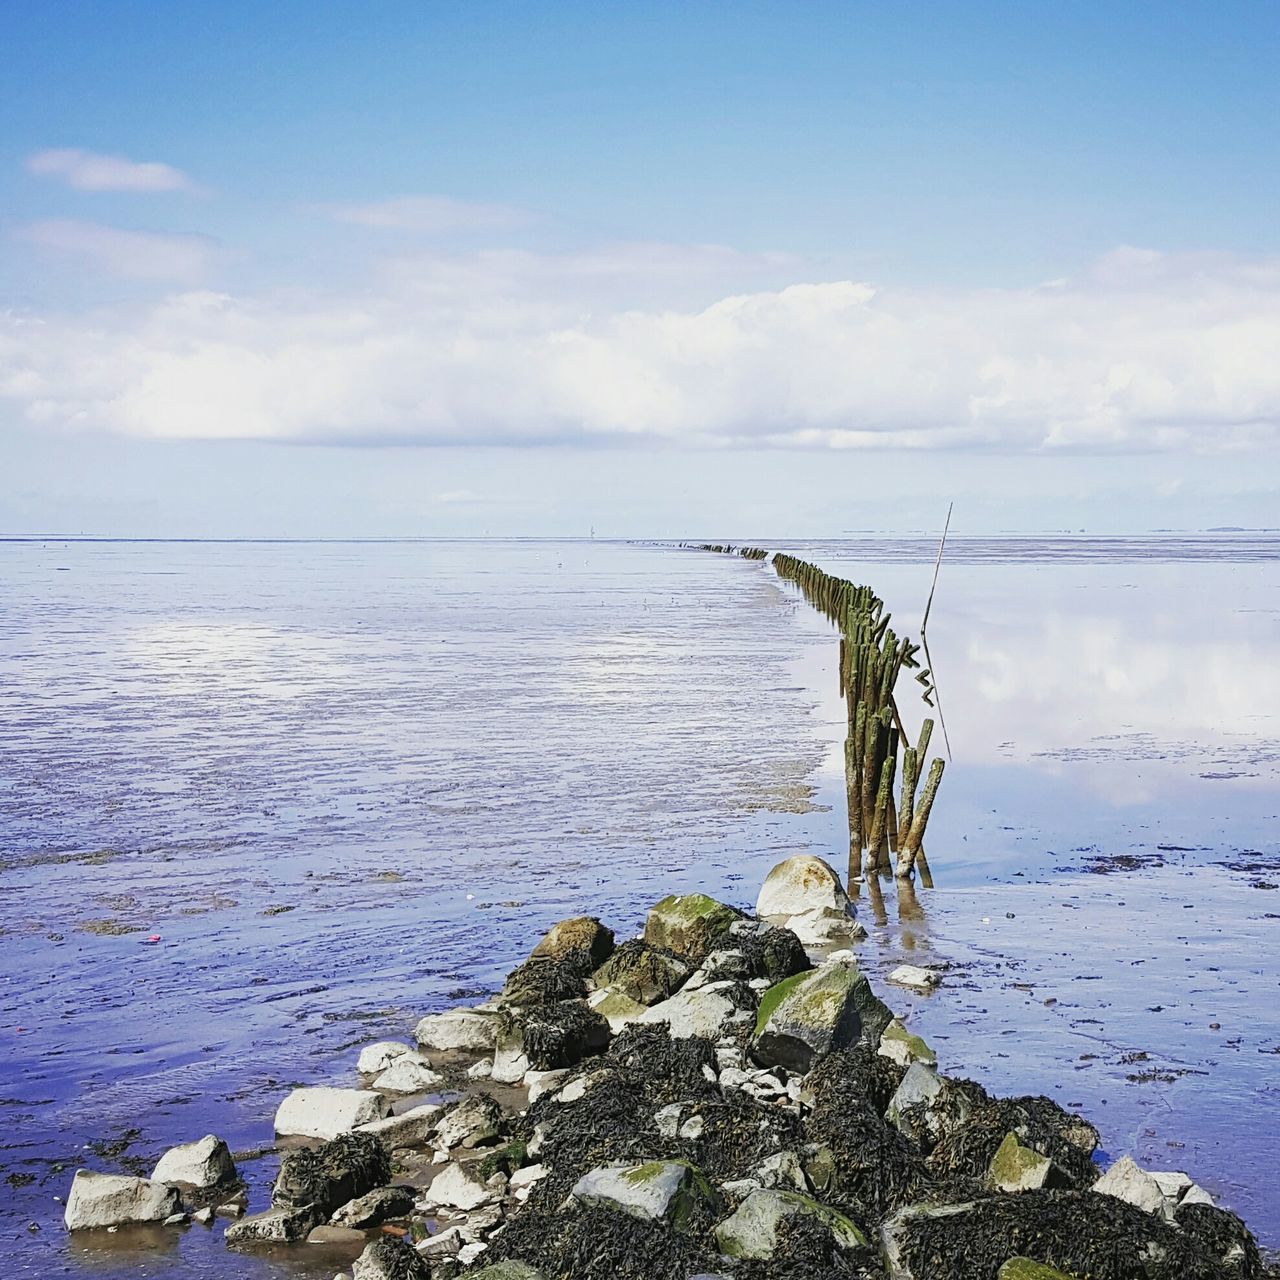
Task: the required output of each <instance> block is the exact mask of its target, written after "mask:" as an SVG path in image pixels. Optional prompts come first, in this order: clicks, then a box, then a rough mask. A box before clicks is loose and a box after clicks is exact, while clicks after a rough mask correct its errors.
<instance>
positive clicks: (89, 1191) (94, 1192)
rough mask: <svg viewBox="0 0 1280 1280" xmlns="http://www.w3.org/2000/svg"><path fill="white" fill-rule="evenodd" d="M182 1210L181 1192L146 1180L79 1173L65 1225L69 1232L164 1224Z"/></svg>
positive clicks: (75, 1178)
mask: <svg viewBox="0 0 1280 1280" xmlns="http://www.w3.org/2000/svg"><path fill="white" fill-rule="evenodd" d="M181 1208H182V1197H181V1196H180V1195H179V1194H178V1191H177V1188H175V1187H171V1186H169V1185H168V1183H164V1182H149V1181H148V1180H147V1179H146V1178H128V1177H124V1176H123V1175H120V1174H114V1173H93V1172H91V1171H90V1170H88V1169H78V1170H77V1171H76V1176H75V1177H74V1178H73V1179H72V1181H71V1191H70V1194H69V1195H68V1196H67V1207H66V1212H65V1213H64V1214H63V1221H64V1222H65V1223H66V1226H67V1230H68V1231H80V1230H83V1229H85V1228H89V1227H109V1228H113V1227H120V1226H124V1225H125V1224H127V1223H130V1222H163V1221H164V1220H165V1219H166V1218H169V1217H172V1216H173V1214H175V1213H177V1212H178V1211H179V1210H180V1209H181Z"/></svg>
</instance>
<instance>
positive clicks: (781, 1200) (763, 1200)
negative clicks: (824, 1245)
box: [715, 1191, 867, 1261]
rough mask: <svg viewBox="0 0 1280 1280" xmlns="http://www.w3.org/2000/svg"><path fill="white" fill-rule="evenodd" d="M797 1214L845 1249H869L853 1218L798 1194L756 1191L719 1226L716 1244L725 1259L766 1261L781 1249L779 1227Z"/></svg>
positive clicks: (792, 1192) (716, 1232)
mask: <svg viewBox="0 0 1280 1280" xmlns="http://www.w3.org/2000/svg"><path fill="white" fill-rule="evenodd" d="M797 1215H799V1216H803V1217H807V1218H810V1219H812V1220H815V1221H817V1222H818V1223H820V1224H821V1225H822V1226H823V1227H824V1228H825V1229H826V1230H828V1231H830V1232H831V1235H832V1237H833V1239H834V1241H835V1243H836V1244H837V1245H838V1246H839V1247H840V1248H842V1249H858V1248H864V1247H865V1246H866V1243H867V1238H866V1236H864V1235H863V1234H862V1232H861V1231H860V1230H859V1229H858V1226H857V1224H856V1223H855V1222H854V1221H853V1220H852V1219H851V1218H847V1217H845V1215H844V1214H842V1213H839V1212H837V1211H836V1210H835V1209H832V1208H829V1207H828V1206H827V1205H824V1204H820V1203H819V1202H818V1201H817V1200H814V1199H812V1198H811V1197H810V1196H804V1195H800V1194H799V1193H798V1192H795V1191H753V1192H752V1193H751V1194H750V1195H749V1196H748V1197H747V1198H746V1199H745V1200H744V1201H743V1202H742V1203H741V1204H740V1205H739V1206H738V1208H737V1211H736V1212H735V1213H734V1214H733V1216H732V1217H730V1218H727V1219H726V1220H725V1221H724V1222H722V1223H721V1224H720V1225H719V1226H718V1227H716V1230H715V1236H716V1244H717V1245H718V1246H719V1247H720V1251H721V1252H722V1253H723V1254H725V1256H726V1257H730V1258H748V1259H756V1260H759V1261H767V1260H768V1259H769V1258H772V1257H773V1255H774V1252H775V1250H776V1249H777V1247H778V1229H779V1227H780V1226H781V1224H782V1223H783V1222H784V1221H785V1220H786V1219H788V1218H792V1217H795V1216H797Z"/></svg>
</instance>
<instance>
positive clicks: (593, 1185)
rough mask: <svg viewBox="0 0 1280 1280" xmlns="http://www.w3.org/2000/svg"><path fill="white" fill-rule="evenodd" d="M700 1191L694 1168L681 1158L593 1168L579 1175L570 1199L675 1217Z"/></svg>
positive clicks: (651, 1216)
mask: <svg viewBox="0 0 1280 1280" xmlns="http://www.w3.org/2000/svg"><path fill="white" fill-rule="evenodd" d="M703 1185H704V1186H705V1183H704V1184H703ZM700 1195H701V1192H700V1191H699V1190H698V1183H697V1180H696V1175H695V1173H694V1171H693V1169H692V1168H691V1167H690V1166H689V1165H687V1164H685V1163H684V1162H683V1161H679V1160H654V1161H650V1162H648V1163H647V1164H633V1165H607V1166H605V1167H604V1168H600V1169H592V1170H591V1171H590V1172H589V1173H585V1174H583V1176H582V1177H581V1178H579V1179H578V1181H577V1182H576V1183H575V1184H574V1187H573V1190H572V1191H571V1192H570V1197H571V1199H572V1200H573V1201H576V1202H577V1203H579V1204H587V1205H606V1206H608V1207H610V1208H613V1209H621V1210H622V1212H623V1213H627V1214H630V1215H631V1216H632V1217H633V1218H640V1219H641V1220H642V1221H646V1222H659V1221H663V1220H667V1219H669V1218H672V1217H674V1216H676V1215H678V1214H679V1212H680V1210H681V1208H682V1206H684V1207H687V1206H688V1205H689V1204H690V1203H691V1201H692V1200H693V1198H694V1197H697V1196H700Z"/></svg>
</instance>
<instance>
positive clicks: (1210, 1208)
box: [1173, 1204, 1267, 1280]
mask: <svg viewBox="0 0 1280 1280" xmlns="http://www.w3.org/2000/svg"><path fill="white" fill-rule="evenodd" d="M1173 1217H1174V1221H1175V1222H1176V1223H1177V1224H1178V1226H1180V1227H1181V1228H1182V1229H1183V1231H1185V1232H1186V1233H1187V1235H1188V1236H1190V1237H1191V1239H1192V1240H1194V1241H1195V1243H1196V1245H1197V1246H1198V1247H1199V1248H1200V1249H1202V1250H1203V1251H1204V1252H1205V1253H1206V1254H1208V1255H1209V1257H1211V1258H1216V1259H1217V1260H1218V1262H1219V1265H1220V1266H1221V1267H1222V1269H1223V1274H1224V1275H1226V1276H1229V1277H1231V1280H1262V1277H1263V1276H1265V1275H1266V1274H1267V1273H1266V1272H1265V1271H1264V1270H1263V1265H1262V1258H1261V1255H1260V1254H1259V1253H1258V1243H1257V1241H1256V1240H1254V1238H1253V1235H1252V1234H1251V1232H1250V1231H1249V1228H1248V1227H1246V1226H1245V1225H1244V1223H1243V1222H1242V1221H1241V1220H1240V1219H1239V1218H1238V1217H1236V1215H1235V1214H1234V1213H1231V1212H1230V1211H1229V1210H1227V1209H1219V1208H1217V1207H1216V1206H1215V1205H1211V1204H1181V1205H1179V1206H1178V1207H1177V1208H1176V1209H1175V1210H1174V1212H1173Z"/></svg>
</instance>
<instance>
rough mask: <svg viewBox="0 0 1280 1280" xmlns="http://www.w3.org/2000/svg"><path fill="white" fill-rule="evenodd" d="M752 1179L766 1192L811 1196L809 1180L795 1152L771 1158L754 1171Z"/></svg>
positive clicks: (785, 1152) (782, 1153)
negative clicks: (794, 1192)
mask: <svg viewBox="0 0 1280 1280" xmlns="http://www.w3.org/2000/svg"><path fill="white" fill-rule="evenodd" d="M751 1178H752V1180H753V1181H754V1182H755V1183H756V1184H757V1185H758V1186H760V1187H762V1188H763V1189H764V1190H766V1191H798V1192H800V1193H801V1194H802V1195H808V1194H809V1180H808V1178H806V1177H805V1176H804V1169H803V1167H802V1166H801V1164H800V1157H799V1156H798V1155H796V1153H795V1152H794V1151H778V1152H776V1153H775V1154H773V1155H771V1156H769V1157H768V1158H767V1159H765V1160H764V1161H763V1162H762V1163H761V1164H760V1165H759V1166H758V1167H757V1168H756V1169H755V1170H754V1172H753V1173H752V1174H751Z"/></svg>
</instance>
